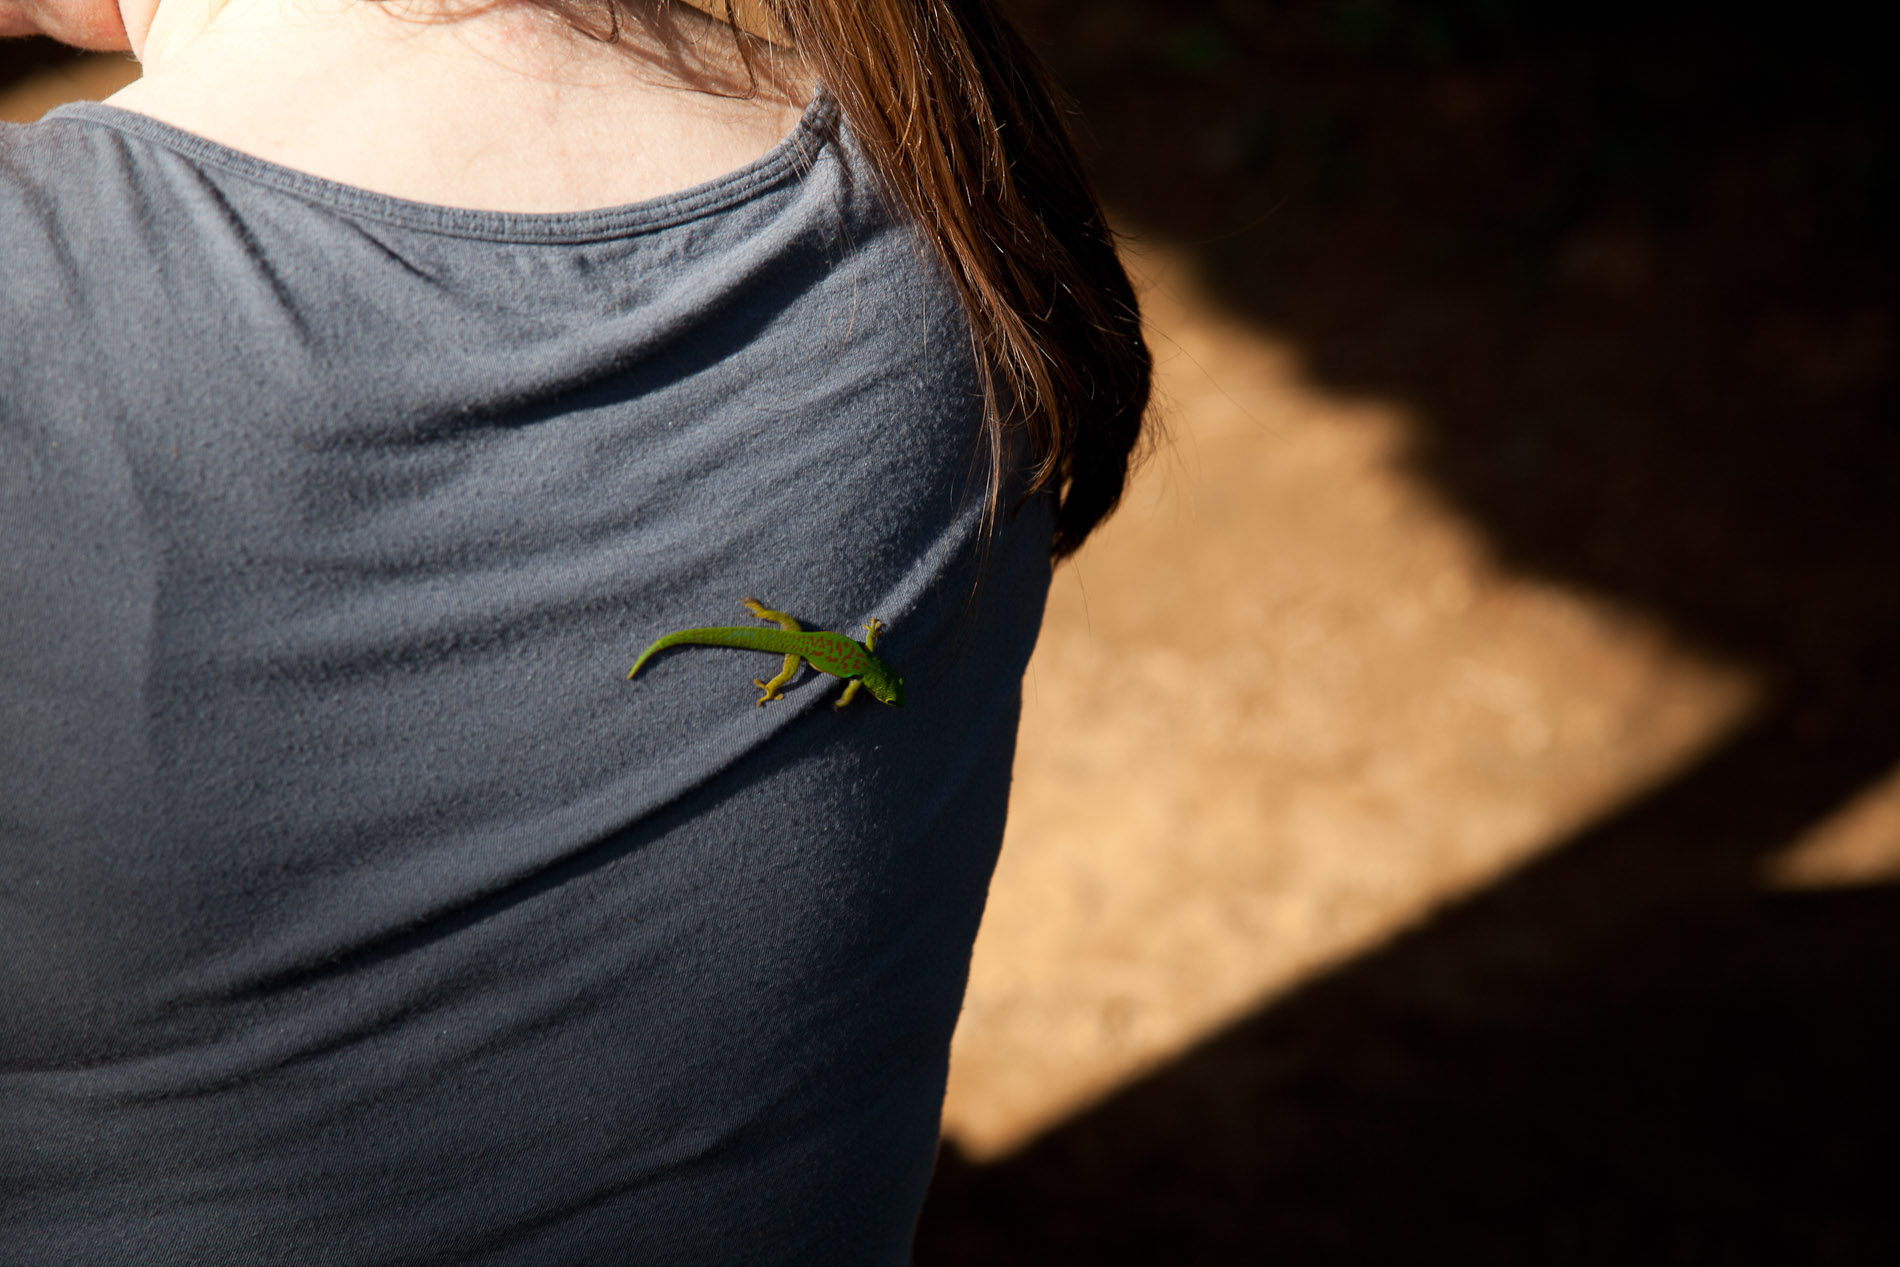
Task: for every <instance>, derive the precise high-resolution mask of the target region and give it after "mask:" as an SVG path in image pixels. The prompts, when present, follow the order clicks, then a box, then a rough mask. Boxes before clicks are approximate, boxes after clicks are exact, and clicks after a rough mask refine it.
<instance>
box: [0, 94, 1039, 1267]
mask: <svg viewBox="0 0 1900 1267" xmlns="http://www.w3.org/2000/svg"><path fill="white" fill-rule="evenodd" d="M0 284H3V285H4V298H3V305H0V1263H5V1264H9V1265H11V1264H35V1263H60V1264H105V1263H110V1264H114V1265H115V1267H116V1265H121V1264H127V1263H137V1264H141V1265H142V1267H159V1265H162V1264H174V1263H177V1264H186V1263H189V1264H194V1265H204V1264H223V1263H233V1264H237V1263H241V1264H262V1263H295V1264H299V1265H300V1267H308V1265H309V1264H312V1263H322V1264H328V1265H338V1264H358V1263H424V1262H430V1263H457V1264H461V1263H467V1264H503V1263H506V1264H528V1263H534V1264H560V1265H562V1267H575V1265H577V1264H591V1263H614V1264H620V1263H629V1264H631V1263H637V1264H643V1265H652V1264H663V1263H691V1264H711V1263H717V1264H736V1263H753V1262H759V1263H779V1262H809V1263H825V1264H846V1263H877V1264H891V1265H893V1267H895V1265H897V1264H902V1263H904V1262H905V1260H906V1256H907V1253H908V1248H909V1241H910V1236H911V1228H912V1224H913V1221H914V1219H915V1216H916V1211H917V1208H918V1206H919V1204H920V1202H921V1200H922V1196H923V1192H924V1188H925V1185H926V1183H927V1180H928V1177H929V1172H930V1167H931V1163H932V1158H933V1155H934V1147H935V1141H936V1133H937V1126H938V1114H939V1109H940V1105H941V1099H942V1091H943V1083H944V1076H945V1067H946V1059H947V1056H946V1053H947V1048H948V1043H949V1038H950V1033H951V1029H952V1027H953V1024H954V1022H955V1020H956V1015H957V1010H958V1007H959V1004H960V1001H961V998H962V993H963V988H964V983H965V977H966V973H967V968H968V962H969V954H970V945H971V941H972V938H973V937H974V935H975V931H976V925H977V921H978V917H979V915H980V914H981V911H982V906H983V900H984V895H985V890H986V887H987V885H988V882H989V878H990V873H991V869H992V866H993V864H994V861H995V856H996V849H997V845H998V842H999V840H1000V837H1001V832H1002V823H1003V813H1004V804H1005V800H1006V796H1007V790H1008V781H1009V771H1010V761H1011V753H1012V748H1013V745H1014V741H1015V731H1016V720H1017V710H1018V699H1019V688H1020V684H1021V678H1022V672H1023V668H1024V665H1025V662H1026V661H1027V658H1028V655H1029V651H1030V647H1031V645H1032V643H1033V641H1034V638H1035V633H1036V629H1037V625H1038V623H1039V621H1040V618H1041V611H1042V602H1043V596H1044V593H1045V591H1046V588H1047V584H1048V577H1049V571H1048V563H1047V557H1046V550H1047V542H1048V533H1049V516H1048V514H1047V506H1046V505H1045V504H1044V502H1043V501H1042V500H1040V499H1037V500H1032V501H1030V502H1029V503H1027V504H1026V505H1025V506H1024V507H1023V508H1022V509H1021V510H1019V511H1018V512H1017V513H1015V514H1014V515H1006V516H1005V517H1004V518H1003V519H1002V520H1001V523H1000V526H999V528H998V530H997V533H996V535H995V537H994V539H993V541H992V542H991V543H990V546H989V548H988V550H987V556H986V558H985V551H984V549H983V542H982V536H981V532H980V527H981V510H982V503H983V499H982V495H981V494H982V489H981V486H980V479H979V477H980V466H979V464H978V462H977V457H978V449H977V444H976V435H977V424H978V417H979V401H978V396H977V383H976V377H975V372H974V366H973V362H972V359H971V353H970V348H969V341H968V333H967V327H966V326H965V325H964V323H963V320H962V317H961V314H960V312H959V310H958V308H957V305H956V302H955V299H954V296H953V293H952V291H951V290H950V289H949V287H948V285H947V283H946V282H945V281H944V279H943V278H942V277H941V275H940V274H939V273H938V272H937V271H936V269H935V267H934V265H932V264H931V263H930V262H929V257H928V256H927V254H926V252H925V251H924V249H923V248H922V247H921V246H920V245H919V241H918V239H917V237H916V235H915V234H914V233H912V232H911V231H910V230H909V229H908V228H906V227H905V226H904V225H903V224H902V223H901V222H899V221H896V220H894V218H893V217H892V216H891V215H890V214H888V213H887V211H886V210H885V207H884V204H883V203H882V202H881V200H880V198H879V197H878V195H877V192H876V190H875V188H874V186H873V184H872V182H871V180H870V178H869V176H868V174H867V171H866V169H865V167H864V164H863V162H862V160H861V158H859V157H858V156H857V155H856V154H855V152H854V150H853V148H852V146H851V144H850V143H849V140H848V137H841V135H840V128H839V127H838V125H837V123H836V110H835V107H834V106H833V105H832V104H831V103H830V100H829V98H827V97H825V96H823V95H822V94H821V96H820V98H819V99H818V101H816V102H815V103H814V104H813V106H812V107H811V109H809V110H808V111H807V112H806V115H805V117H804V119H803V121H802V122H801V124H800V125H799V127H798V129H797V130H796V131H795V132H794V134H793V135H791V136H790V137H788V138H787V139H786V140H785V141H784V142H783V143H782V144H781V145H779V146H778V147H777V148H776V149H774V150H773V151H772V152H771V153H770V154H768V155H766V156H765V157H764V158H762V159H760V160H759V161H757V162H755V163H753V164H751V165H749V166H747V167H745V168H744V169H742V170H740V171H738V172H735V173H733V174H732V175H730V176H727V177H725V178H723V179H720V180H717V181H714V182H712V183H710V184H707V185H703V186H699V187H696V188H694V189H690V190H687V191H684V192H682V193H679V194H675V195H672V196H669V197H665V198H661V199H658V200H655V201H651V202H646V203H641V204H638V205H635V206H631V207H625V208H619V209H614V210H607V211H599V212H589V213H577V214H562V215H514V214H502V213H489V212H474V211H465V210H455V209H449V208H442V207H433V206H426V205H422V204H418V203H411V202H404V201H401V200H398V199H392V198H387V197H382V196H378V195H374V194H370V193H367V192H364V191H361V190H355V189H351V188H348V187H345V186H341V185H337V184H334V183H330V182H326V181H323V180H318V179H315V178H313V177H310V176H307V175H303V174H300V173H297V172H294V171H290V170H287V169H284V168H281V167H277V166H274V165H271V164H268V163H264V162H260V161H258V160H256V159H253V158H250V157H248V156H245V155H242V154H239V153H236V152H233V151H231V150H228V149H225V148H223V147H220V146H218V145H215V144H212V143H210V142H207V141H205V140H203V139H202V138H198V137H194V136H191V135H188V134H186V133H183V132H179V131H177V130H175V129H172V128H169V127H167V126H165V125H162V124H159V123H156V122H154V121H152V120H149V119H146V118H144V117H141V116H138V115H135V114H131V113H127V112H124V111H120V110H115V109H112V108H110V107H105V106H98V105H82V106H71V107H66V108H63V109H61V110H58V111H55V112H54V113H53V114H52V115H51V116H49V117H48V118H47V119H46V120H44V121H42V122H40V123H38V124H34V125H31V126H27V127H4V128H0ZM979 563H981V564H982V566H983V575H982V585H981V589H980V593H979V592H977V584H976V583H977V579H978V576H977V572H978V566H979ZM973 594H975V597H974V599H973V597H972V596H973ZM747 595H756V596H757V597H759V598H760V599H762V600H763V601H764V602H765V603H766V605H767V606H771V607H778V608H783V609H786V610H788V611H790V612H791V613H793V614H794V615H796V616H798V617H800V618H801V619H804V620H805V621H806V622H807V624H808V625H809V626H810V627H815V628H825V629H834V630H838V631H841V632H845V633H856V632H857V626H858V625H859V624H860V623H861V622H863V621H865V620H867V619H869V618H871V617H873V616H875V617H879V618H881V619H882V620H883V621H884V622H885V623H886V625H887V626H888V632H887V633H886V635H885V637H884V639H883V640H882V641H881V642H880V643H879V646H878V650H879V652H880V653H882V654H884V655H885V656H886V658H887V659H888V660H890V661H891V662H892V663H893V664H894V665H895V666H896V667H897V669H898V670H899V671H900V672H901V673H903V674H904V676H905V679H906V684H907V694H908V700H907V705H906V707H904V708H902V709H897V708H890V707H886V706H884V705H881V704H879V703H877V702H876V701H874V700H872V699H870V698H869V696H868V695H862V694H861V695H860V697H859V698H858V700H857V701H855V702H854V703H853V704H852V706H851V707H850V708H849V709H847V710H844V711H834V710H833V709H832V708H831V707H830V705H831V703H832V702H833V701H834V700H835V699H836V698H837V696H838V693H839V685H840V684H839V683H838V681H837V680H836V679H834V678H830V677H823V676H818V675H813V674H811V673H810V672H809V671H807V673H806V675H805V676H803V677H801V679H800V680H799V681H798V682H797V683H796V684H795V685H793V686H792V687H791V688H790V689H789V692H788V697H787V698H786V699H785V700H784V701H782V702H779V703H775V704H771V705H768V706H766V707H763V708H761V707H757V706H755V700H756V699H757V696H758V694H759V692H758V691H757V690H756V689H755V688H754V687H753V686H752V679H753V678H755V677H768V676H770V675H771V674H772V673H773V672H774V671H775V670H776V668H777V667H778V665H777V659H776V657H773V656H770V655H762V654H759V653H756V652H748V651H740V650H729V649H710V648H687V649H682V650H675V651H669V652H667V653H665V654H663V655H661V656H660V657H658V658H656V659H655V661H654V662H653V663H652V664H650V665H649V666H648V667H647V668H646V669H645V670H643V671H642V673H641V675H640V677H639V678H638V679H636V680H634V681H632V682H628V681H627V680H625V677H626V672H627V669H628V667H629V666H630V665H631V663H632V661H633V657H634V656H635V654H636V653H637V652H638V651H639V650H640V648H641V647H642V646H643V645H644V644H645V643H647V642H648V641H649V640H651V639H652V638H654V637H656V636H658V635H659V634H661V633H664V632H667V631H669V630H672V629H677V628H682V627H687V626H694V625H707V624H713V625H721V624H735V625H744V624H750V623H753V622H752V618H751V617H750V616H749V615H748V614H747V613H746V612H745V611H744V609H742V608H741V607H740V605H739V600H740V598H741V597H743V596H747Z"/></svg>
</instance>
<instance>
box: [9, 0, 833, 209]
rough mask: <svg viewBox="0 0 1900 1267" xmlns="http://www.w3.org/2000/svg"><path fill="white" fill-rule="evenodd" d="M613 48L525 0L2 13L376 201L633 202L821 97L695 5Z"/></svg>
mask: <svg viewBox="0 0 1900 1267" xmlns="http://www.w3.org/2000/svg"><path fill="white" fill-rule="evenodd" d="M665 12H666V13H667V14H668V15H670V16H669V18H668V20H667V21H666V22H664V23H663V24H662V27H663V33H662V34H660V35H655V34H653V33H651V32H649V31H647V30H646V29H645V28H644V27H643V26H642V24H639V23H624V22H623V24H622V40H621V42H620V43H616V44H606V43H603V42H601V41H599V40H596V39H592V38H589V37H588V36H586V35H583V34H581V33H580V32H577V31H575V30H573V29H572V28H571V27H569V26H568V25H567V24H566V23H565V22H563V21H561V20H560V19H559V18H557V17H554V16H553V15H550V14H548V13H546V12H545V11H543V10H540V9H538V8H535V7H534V6H532V5H529V4H527V3H525V2H524V0H501V2H500V3H498V4H495V5H493V6H491V7H486V8H484V7H483V6H482V5H480V4H476V3H471V2H469V0H414V2H412V0H117V3H114V2H113V0H0V32H10V33H16V34H17V33H25V32H27V31H39V32H43V33H45V34H49V35H52V36H54V37H55V38H58V39H62V40H65V41H67V42H69V43H74V44H78V45H81V46H83V47H89V48H125V49H129V50H130V51H132V52H133V53H134V55H136V56H137V57H138V58H139V61H140V63H141V66H142V69H143V75H142V77H141V78H140V79H139V80H137V81H136V82H134V83H133V84H131V85H130V86H129V87H127V88H125V89H124V90H123V91H121V92H119V93H117V94H115V95H114V96H113V97H112V98H110V101H111V104H113V105H116V106H120V107H122V108H124V109H127V110H134V111H137V112H139V113H141V114H146V115H150V116H152V117H153V118H157V119H161V120H163V121H164V122H167V123H170V124H173V125H174V126H177V127H180V128H183V129H185V130H186V131H189V132H195V133H197V134H198V135H200V136H205V137H209V138H210V139H212V140H214V141H218V142H220V143H222V144H224V145H228V146H230V147H231V148H233V149H237V150H241V151H244V152H245V153H248V154H253V155H255V156H257V157H259V158H263V159H267V160H269V161H271V162H274V163H280V164H282V165H284V166H287V167H292V168H296V169H298V170H300V171H304V172H309V173H311V174H313V175H317V176H322V177H325V178H327V179H330V180H335V181H340V182H342V183H344V184H348V185H354V186H357V187H359V188H364V189H369V190H373V191H375V192H377V193H384V194H391V195H394V196H396V197H400V198H411V199H415V200H417V201H421V202H431V203H440V204H446V205H450V206H457V207H472V208H480V209H484V210H495V211H525V212H556V211H578V210H586V209H591V208H596V207H608V206H617V205H620V204H623V203H628V202H636V201H640V200H643V199H647V198H652V197H657V196H659V195H661V194H666V193H670V192H673V191H675V190H678V189H682V188H685V187H687V186H690V185H694V184H698V183H701V182H703V181H706V180H710V179H712V178H714V177H716V176H719V175H722V174H724V173H726V172H729V171H731V170H733V169H734V168H737V167H741V166H743V165H745V164H746V163H748V162H750V161H751V160H753V159H755V158H757V157H759V156H760V155H761V154H763V153H765V152H766V151H767V150H769V149H771V148H772V146H773V145H775V144H777V143H778V141H779V140H780V139H781V138H783V137H784V136H785V134H786V133H787V132H789V131H790V130H791V128H792V127H793V126H794V125H795V123H796V122H797V119H798V116H799V113H800V112H801V111H802V109H803V107H804V104H805V102H806V101H807V100H808V99H809V96H810V88H809V86H808V84H807V83H806V80H805V77H804V75H803V73H802V70H801V68H800V67H799V66H798V64H797V62H796V59H795V57H793V55H791V54H790V53H788V52H786V51H785V50H782V49H777V48H775V47H774V46H772V45H770V44H767V43H765V42H763V41H757V42H754V43H753V44H752V45H751V48H752V51H753V52H754V54H755V58H754V65H755V68H756V71H757V75H756V78H755V79H754V80H753V81H751V82H750V83H749V82H748V78H747V74H746V71H745V68H744V66H743V64H742V63H741V61H740V59H739V57H738V54H737V51H736V50H735V48H734V46H733V36H732V32H731V30H730V28H728V27H726V26H724V25H722V24H720V23H717V22H715V21H713V20H712V19H710V18H707V17H705V16H703V15H701V14H700V13H698V12H697V11H696V10H694V9H691V8H688V7H686V6H684V5H678V4H675V5H671V6H668V7H667V9H666V10H665Z"/></svg>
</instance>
